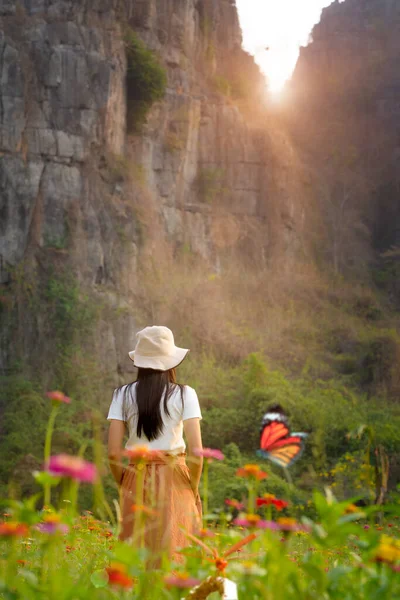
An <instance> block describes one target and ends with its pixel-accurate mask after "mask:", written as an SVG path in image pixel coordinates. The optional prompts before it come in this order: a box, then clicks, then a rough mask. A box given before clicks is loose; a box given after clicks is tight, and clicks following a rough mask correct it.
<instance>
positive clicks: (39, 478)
mask: <svg viewBox="0 0 400 600" xmlns="http://www.w3.org/2000/svg"><path fill="white" fill-rule="evenodd" d="M32 475H33V477H34V479H35V481H36V483H38V484H39V485H42V486H43V487H44V486H45V485H50V486H51V487H54V486H55V485H58V484H59V483H60V481H61V477H54V475H50V473H47V472H46V471H34V472H33V473H32Z"/></svg>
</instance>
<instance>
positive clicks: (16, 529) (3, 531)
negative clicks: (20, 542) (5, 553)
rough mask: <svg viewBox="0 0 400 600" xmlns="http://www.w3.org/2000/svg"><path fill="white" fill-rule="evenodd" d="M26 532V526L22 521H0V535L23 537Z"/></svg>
mask: <svg viewBox="0 0 400 600" xmlns="http://www.w3.org/2000/svg"><path fill="white" fill-rule="evenodd" d="M28 532H29V529H28V526H27V525H25V524H24V523H16V522H14V521H9V522H8V523H0V537H24V536H25V535H28Z"/></svg>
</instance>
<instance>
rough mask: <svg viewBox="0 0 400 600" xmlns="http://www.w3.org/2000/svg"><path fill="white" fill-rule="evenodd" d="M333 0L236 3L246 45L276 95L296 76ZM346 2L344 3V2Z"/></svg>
mask: <svg viewBox="0 0 400 600" xmlns="http://www.w3.org/2000/svg"><path fill="white" fill-rule="evenodd" d="M332 1H333V0H236V5H237V8H238V12H239V18H240V24H241V27H242V31H243V46H244V48H245V50H247V52H249V53H250V54H253V55H254V57H255V61H256V62H257V64H258V65H259V66H260V68H261V71H262V72H263V73H264V74H265V75H266V77H267V80H268V90H269V91H270V92H271V93H272V94H273V95H276V96H279V95H280V93H281V92H282V90H283V88H284V86H285V83H286V82H287V81H288V80H289V79H290V77H291V76H292V73H293V70H294V68H295V66H296V62H297V58H298V55H299V48H300V46H302V45H305V44H307V42H308V39H309V35H310V33H311V30H312V28H313V26H314V25H315V24H316V23H317V22H318V21H319V19H320V16H321V11H322V9H323V8H324V7H325V6H328V5H329V4H331V2H332ZM341 1H342V0H341Z"/></svg>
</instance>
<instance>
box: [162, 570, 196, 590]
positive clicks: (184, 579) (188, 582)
mask: <svg viewBox="0 0 400 600" xmlns="http://www.w3.org/2000/svg"><path fill="white" fill-rule="evenodd" d="M164 583H165V585H166V586H167V587H176V588H193V587H195V586H196V585H199V583H200V579H194V577H190V576H189V575H188V574H187V573H175V574H173V575H169V576H168V577H166V578H165V579H164Z"/></svg>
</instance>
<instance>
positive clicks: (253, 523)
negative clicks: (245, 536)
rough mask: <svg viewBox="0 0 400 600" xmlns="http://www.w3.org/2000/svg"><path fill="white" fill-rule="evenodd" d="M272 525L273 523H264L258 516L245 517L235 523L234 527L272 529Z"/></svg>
mask: <svg viewBox="0 0 400 600" xmlns="http://www.w3.org/2000/svg"><path fill="white" fill-rule="evenodd" d="M271 523H273V521H263V520H262V519H261V517H259V516H258V515H245V516H244V517H242V518H239V519H235V520H234V521H233V524H234V525H237V526H238V527H246V528H247V529H249V528H250V529H252V528H254V527H256V528H257V529H272V527H271ZM275 525H276V523H275ZM276 529H278V527H276Z"/></svg>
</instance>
